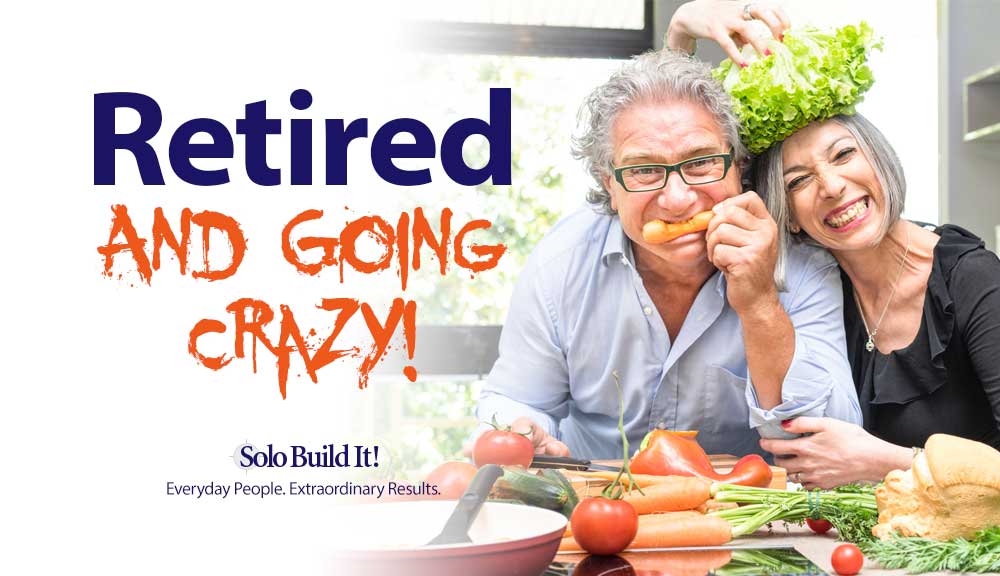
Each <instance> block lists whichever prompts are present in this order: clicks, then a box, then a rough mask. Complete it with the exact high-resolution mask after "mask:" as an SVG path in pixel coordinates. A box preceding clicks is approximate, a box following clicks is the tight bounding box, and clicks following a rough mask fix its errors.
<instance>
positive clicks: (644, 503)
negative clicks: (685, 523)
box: [622, 476, 709, 514]
mask: <svg viewBox="0 0 1000 576" xmlns="http://www.w3.org/2000/svg"><path fill="white" fill-rule="evenodd" d="M670 478H671V479H670V481H669V482H661V483H659V484H654V485H652V486H647V487H645V488H643V489H642V492H640V491H638V490H632V491H631V492H628V493H626V494H625V495H624V496H623V497H622V499H623V500H625V501H626V502H628V503H629V504H631V505H632V507H633V508H635V511H636V512H637V513H639V514H651V513H653V512H676V511H678V510H693V509H695V508H697V507H698V506H700V505H702V504H704V503H705V502H706V501H707V500H708V498H709V494H708V488H709V484H708V483H707V482H705V481H704V480H703V479H701V478H695V477H689V476H672V477H670Z"/></svg>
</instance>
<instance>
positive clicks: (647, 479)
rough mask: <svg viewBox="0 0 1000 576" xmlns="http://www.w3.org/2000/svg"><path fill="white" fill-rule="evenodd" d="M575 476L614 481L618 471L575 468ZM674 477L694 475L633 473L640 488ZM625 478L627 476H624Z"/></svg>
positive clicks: (708, 482)
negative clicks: (580, 469)
mask: <svg viewBox="0 0 1000 576" xmlns="http://www.w3.org/2000/svg"><path fill="white" fill-rule="evenodd" d="M571 474H572V475H573V476H581V477H583V478H596V479H598V480H607V481H608V482H614V480H615V478H617V477H618V473H617V472H612V471H610V470H591V471H588V472H578V471H576V470H573V471H572V472H571ZM674 478H693V476H661V475H660V474H635V473H633V474H632V479H633V480H634V481H635V484H636V485H637V486H639V487H640V488H643V489H645V488H646V486H652V485H654V484H663V483H664V482H671V481H673V479H674ZM622 480H623V481H624V480H625V477H622ZM699 480H700V481H702V482H705V483H706V484H711V480H708V479H705V478H699Z"/></svg>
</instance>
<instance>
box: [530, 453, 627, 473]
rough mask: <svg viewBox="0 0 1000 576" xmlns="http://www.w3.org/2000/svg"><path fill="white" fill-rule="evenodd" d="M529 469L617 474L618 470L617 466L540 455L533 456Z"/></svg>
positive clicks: (565, 457)
mask: <svg viewBox="0 0 1000 576" xmlns="http://www.w3.org/2000/svg"><path fill="white" fill-rule="evenodd" d="M531 467H532V468H565V469H567V470H610V471H612V472H617V471H618V469H619V468H620V467H619V466H612V465H610V464H596V463H594V462H591V461H590V460H580V459H578V458H569V457H567V456H545V455H542V454H535V457H534V458H533V459H532V460H531Z"/></svg>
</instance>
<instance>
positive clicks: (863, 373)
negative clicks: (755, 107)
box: [668, 2, 1000, 488]
mask: <svg viewBox="0 0 1000 576" xmlns="http://www.w3.org/2000/svg"><path fill="white" fill-rule="evenodd" d="M686 6H687V10H686V11H684V12H682V11H680V10H679V11H678V14H677V15H676V16H675V19H674V21H672V22H671V33H672V34H673V40H672V41H671V38H670V36H668V44H671V46H672V47H675V48H683V47H684V44H685V43H686V44H688V45H690V44H691V43H692V40H693V38H694V37H702V36H708V37H715V36H718V35H724V36H725V37H726V38H727V39H728V38H730V37H731V36H730V35H731V34H733V31H732V28H733V26H738V25H740V24H736V23H737V22H738V21H743V20H744V18H743V16H746V15H745V14H742V13H737V14H735V16H734V14H733V13H734V12H737V11H738V10H744V11H745V9H744V8H742V6H743V5H742V4H739V3H725V4H722V3H714V2H694V3H692V5H686ZM755 10H757V11H760V12H766V13H768V14H770V15H772V19H773V17H774V14H775V13H776V12H775V10H774V9H772V8H770V7H769V6H766V5H759V6H758V7H757V8H755ZM751 16H752V15H751ZM709 21H713V22H716V24H717V26H716V27H714V28H711V27H708V26H705V25H704V23H705V22H709ZM725 22H729V23H730V24H729V25H730V28H729V29H726V28H725V26H723V27H721V28H720V27H719V26H721V25H722V23H725ZM781 22H782V24H783V25H784V24H786V23H787V19H784V18H783V15H782V20H781ZM699 26H701V27H702V31H699V29H698V27H699ZM710 28H711V30H710V33H709V32H707V30H709V29H710ZM772 29H773V26H772ZM780 34H781V32H780V29H779V30H778V33H777V34H776V36H780ZM713 35H714V36H713ZM734 37H736V38H737V40H739V36H734ZM756 167H757V170H756V173H757V174H756V179H757V182H756V184H757V189H758V190H760V191H761V193H762V194H763V195H764V196H765V197H766V201H767V205H768V209H769V211H770V212H771V214H772V216H773V217H774V219H775V221H776V223H777V224H778V228H779V231H780V232H779V233H780V234H782V235H784V236H785V239H784V243H786V244H787V243H789V242H799V241H801V242H809V243H816V244H819V245H822V246H824V247H825V248H827V249H828V250H829V251H830V252H831V254H833V256H834V258H836V260H837V262H838V264H839V265H840V267H841V270H842V278H843V281H844V282H843V285H844V323H845V329H846V333H847V347H848V358H849V360H850V363H851V368H852V371H853V376H854V384H855V387H856V389H857V391H858V396H859V400H860V404H861V408H862V413H863V416H864V426H863V427H861V426H857V425H854V424H850V423H847V422H841V421H838V420H834V419H829V418H806V417H803V418H797V419H795V420H791V421H787V422H785V423H783V426H784V427H785V429H786V430H787V431H788V432H792V433H798V434H804V435H805V436H803V437H801V438H797V439H794V440H762V441H761V446H762V447H763V448H764V449H765V450H768V451H769V452H772V453H774V454H776V455H778V458H776V463H777V464H779V465H781V466H784V467H785V468H787V469H788V471H789V477H790V478H791V479H792V480H793V481H798V482H801V483H802V484H803V485H804V486H806V487H822V488H828V487H832V486H836V485H840V484H845V483H848V482H854V481H877V480H881V479H882V478H883V477H884V476H885V475H886V473H888V472H889V471H890V470H893V469H897V468H902V469H905V468H909V466H910V461H911V459H912V456H913V454H914V451H915V450H917V449H919V447H922V446H923V444H924V442H925V441H926V440H927V438H928V437H929V436H930V435H931V434H934V433H937V432H944V433H948V434H953V435H957V436H963V437H966V438H970V439H973V440H978V441H981V442H984V443H986V444H989V445H991V446H993V447H996V448H1000V261H998V260H997V257H996V256H995V255H994V254H993V253H991V252H989V251H987V250H986V249H985V248H984V246H983V242H982V240H980V239H979V238H977V237H976V236H974V235H972V234H971V233H969V232H967V231H965V230H963V229H962V228H959V227H957V226H950V225H946V226H941V227H937V228H928V227H925V226H921V225H918V224H916V223H913V222H909V221H907V220H904V219H902V218H901V217H900V215H901V213H902V211H903V204H904V199H905V193H906V182H905V179H904V177H903V171H902V168H901V166H900V163H899V160H898V158H897V156H896V154H895V152H894V151H893V149H892V147H891V146H890V145H889V143H888V142H887V141H886V139H885V137H884V136H883V135H882V134H881V133H880V132H879V131H878V129H876V128H875V127H874V126H873V125H872V124H871V123H870V122H868V121H867V120H866V119H865V118H863V117H862V116H860V115H854V116H836V117H833V118H830V119H825V120H821V121H815V122H813V123H811V124H809V125H808V126H806V127H804V128H802V129H800V130H799V131H797V132H795V133H794V134H792V135H791V136H789V137H787V138H786V139H785V140H784V141H782V142H778V143H776V144H774V145H773V146H772V147H771V148H770V149H768V150H767V151H766V152H764V153H763V154H762V155H761V156H760V157H758V158H757V160H756ZM778 268H779V271H778V274H777V276H778V277H779V278H780V263H779V265H778Z"/></svg>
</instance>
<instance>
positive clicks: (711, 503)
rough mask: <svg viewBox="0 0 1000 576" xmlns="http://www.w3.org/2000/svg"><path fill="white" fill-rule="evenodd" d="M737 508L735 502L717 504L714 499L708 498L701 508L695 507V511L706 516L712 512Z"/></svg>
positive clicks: (737, 505)
mask: <svg viewBox="0 0 1000 576" xmlns="http://www.w3.org/2000/svg"><path fill="white" fill-rule="evenodd" d="M739 506H740V505H739V504H737V503H736V502H719V501H718V500H716V499H715V498H710V499H708V500H705V503H704V504H702V505H701V506H698V507H696V508H695V511H697V512H701V513H702V514H708V513H709V512H711V511H713V510H728V509H730V508H739Z"/></svg>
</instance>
